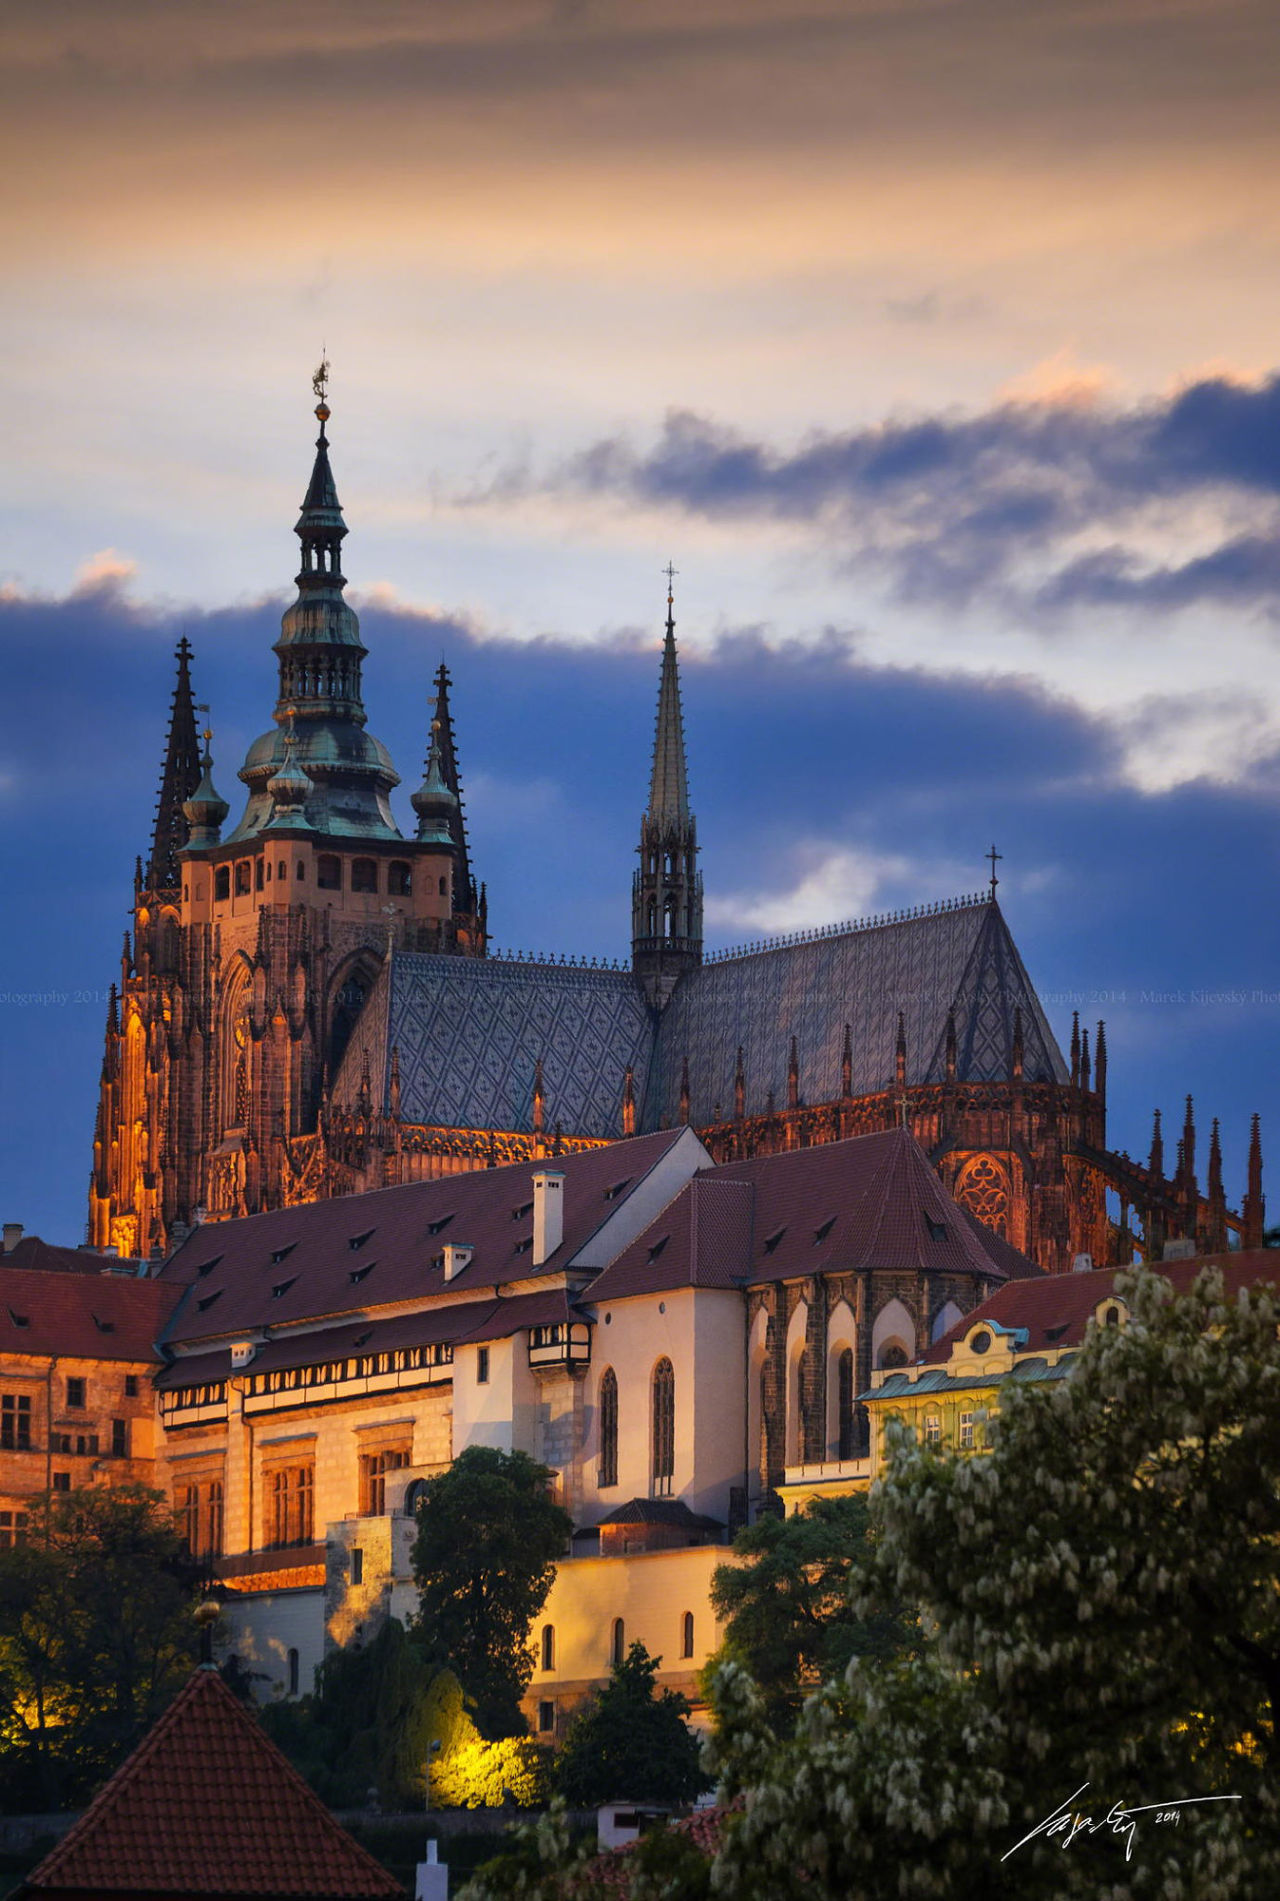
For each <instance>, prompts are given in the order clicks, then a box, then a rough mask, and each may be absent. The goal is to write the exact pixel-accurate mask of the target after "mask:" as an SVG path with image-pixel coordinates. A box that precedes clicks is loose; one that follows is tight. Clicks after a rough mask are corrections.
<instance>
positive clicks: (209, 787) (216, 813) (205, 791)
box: [182, 726, 231, 845]
mask: <svg viewBox="0 0 1280 1901" xmlns="http://www.w3.org/2000/svg"><path fill="white" fill-rule="evenodd" d="M212 738H213V733H212V730H211V729H210V728H209V727H208V726H206V727H205V729H204V751H203V752H202V753H201V755H200V782H199V784H198V785H197V786H196V789H195V791H194V792H193V793H192V794H191V797H190V798H189V799H186V800H184V802H183V806H182V816H183V817H184V818H185V819H186V821H187V824H188V825H189V826H190V828H191V829H190V832H189V833H188V836H187V843H188V845H216V844H217V843H218V841H219V838H220V836H221V833H222V826H223V821H224V820H225V819H226V816H227V814H228V812H229V811H230V810H231V807H230V806H229V805H228V804H227V802H226V800H225V799H224V798H223V797H222V796H221V795H220V793H219V791H218V788H217V787H216V786H215V785H214V783H213V754H212V753H211V752H210V750H209V742H210V740H211V739H212Z"/></svg>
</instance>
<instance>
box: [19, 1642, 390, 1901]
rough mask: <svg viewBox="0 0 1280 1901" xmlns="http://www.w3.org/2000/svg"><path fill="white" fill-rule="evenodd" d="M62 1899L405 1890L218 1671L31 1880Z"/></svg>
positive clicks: (337, 1900)
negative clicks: (308, 1782)
mask: <svg viewBox="0 0 1280 1901" xmlns="http://www.w3.org/2000/svg"><path fill="white" fill-rule="evenodd" d="M27 1887H28V1889H29V1890H30V1891H31V1892H32V1893H33V1894H35V1895H38V1896H40V1897H42V1901H53V1898H54V1897H55V1896H63V1895H65V1896H72V1895H77V1896H88V1895H96V1896H105V1895H120V1896H125V1895H148V1894H150V1895H155V1894H163V1895H166V1896H182V1897H184V1901H186V1898H187V1897H190V1901H206V1898H208V1901H213V1898H214V1897H223V1896H228V1897H229V1896H233V1895H235V1896H239V1895H260V1896H262V1895H270V1896H273V1897H280V1901H284V1897H289V1898H290V1901H293V1897H298V1898H299V1901H302V1898H303V1897H307V1898H308V1901H311V1898H314V1901H348V1897H350V1901H355V1897H357V1896H361V1897H363V1896H384V1897H391V1896H396V1897H399V1901H404V1890H403V1889H402V1888H401V1887H400V1886H399V1885H398V1884H397V1883H396V1882H395V1881H393V1880H392V1878H391V1876H390V1875H389V1874H388V1873H387V1872H386V1870H385V1869H384V1868H382V1867H381V1866H380V1865H379V1863H378V1862H376V1861H375V1860H374V1859H373V1856H372V1855H370V1854H368V1853H367V1852H366V1850H365V1849H363V1848H361V1847H360V1846H359V1844H358V1843H356V1842H354V1841H353V1840H352V1839H351V1837H350V1836H349V1835H348V1834H347V1832H346V1830H345V1829H343V1828H341V1827H340V1826H339V1824H338V1823H337V1822H335V1821H334V1819H333V1817H332V1816H331V1815H330V1813H329V1811H328V1809H326V1808H325V1806H324V1804H323V1802H321V1801H320V1799H319V1797H318V1796H315V1795H313V1794H312V1792H311V1790H310V1789H309V1788H308V1787H307V1785H306V1783H305V1782H304V1781H303V1780H302V1777H301V1776H300V1775H299V1774H298V1772H297V1770H296V1769H294V1768H293V1767H292V1765H291V1764H290V1763H288V1762H286V1760H285V1758H284V1757H283V1756H282V1755H281V1753H280V1751H279V1750H278V1749H277V1748H276V1746H275V1744H274V1743H273V1742H271V1741H270V1740H269V1739H268V1737H267V1735H266V1733H265V1732H264V1730H263V1729H262V1726H261V1725H260V1724H259V1722H258V1721H257V1719H256V1718H255V1717H254V1716H252V1715H251V1714H250V1713H249V1712H248V1711H247V1710H246V1709H245V1708H244V1707H243V1705H242V1704H240V1703H239V1702H237V1700H236V1698H235V1697H234V1696H233V1695H232V1693H231V1691H230V1690H229V1689H228V1688H227V1686H226V1684H225V1683H224V1682H223V1681H222V1679H221V1677H220V1676H219V1675H218V1674H217V1672H216V1671H215V1670H209V1669H201V1670H197V1671H196V1672H195V1673H194V1675H193V1676H192V1677H191V1678H190V1680H189V1681H188V1683H187V1684H186V1686H185V1688H184V1689H182V1690H181V1691H180V1692H179V1694H178V1695H177V1697H175V1699H174V1701H173V1702H172V1703H171V1704H170V1705H169V1708H168V1709H167V1710H166V1711H165V1714H164V1715H163V1716H162V1717H161V1718H160V1720H159V1722H158V1723H157V1724H156V1725H155V1727H154V1728H153V1729H152V1730H151V1732H150V1734H149V1735H148V1736H147V1737H146V1739H145V1740H144V1741H143V1742H142V1743H141V1744H140V1745H139V1746H138V1748H137V1749H135V1751H134V1752H133V1754H132V1756H130V1758H129V1760H128V1761H127V1762H126V1763H125V1764H124V1766H123V1768H121V1769H118V1770H117V1771H116V1773H115V1775H113V1776H112V1778H111V1780H110V1782H108V1783H107V1785H106V1787H105V1788H103V1789H102V1790H100V1791H99V1793H98V1795H97V1796H96V1797H95V1798H94V1800H93V1802H92V1804H91V1805H90V1807H89V1808H88V1809H86V1811H85V1813H84V1814H83V1815H82V1816H81V1818H80V1820H79V1821H78V1822H77V1823H76V1824H75V1826H74V1827H73V1828H72V1829H71V1831H70V1832H69V1834H67V1835H66V1836H65V1837H64V1838H63V1840H62V1841H61V1842H60V1843H59V1844H58V1846H57V1847H56V1848H55V1849H53V1851H52V1852H51V1853H50V1854H49V1855H47V1856H46V1857H45V1859H44V1860H43V1861H42V1862H41V1863H40V1865H39V1867H38V1868H36V1869H35V1870H34V1872H33V1873H32V1874H30V1875H28V1877H27Z"/></svg>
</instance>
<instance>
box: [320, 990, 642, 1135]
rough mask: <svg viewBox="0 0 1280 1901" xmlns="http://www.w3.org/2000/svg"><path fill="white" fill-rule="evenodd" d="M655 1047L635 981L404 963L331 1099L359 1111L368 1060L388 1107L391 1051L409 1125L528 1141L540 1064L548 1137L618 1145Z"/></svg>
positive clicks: (353, 1047)
mask: <svg viewBox="0 0 1280 1901" xmlns="http://www.w3.org/2000/svg"><path fill="white" fill-rule="evenodd" d="M652 1041H653V1026H652V1019H651V1018H650V1015H649V1012H648V1010H647V1008H646V1006H645V1003H644V999H643V997H642V996H641V994H640V991H639V989H638V988H637V985H636V981H635V978H634V977H633V976H632V974H631V972H630V971H629V970H592V969H589V968H585V967H583V966H581V965H568V964H565V965H561V964H534V963H516V962H508V961H507V960H505V959H503V958H472V957H437V956H429V955H425V954H422V953H420V952H398V953H397V954H396V956H395V957H394V959H393V961H392V969H391V973H390V977H389V979H388V978H386V977H383V978H380V979H379V981H378V983H377V984H376V985H375V987H374V989H373V991H372V992H371V994H370V997H369V1001H368V1003H366V1005H365V1007H364V1009H363V1011H362V1012H361V1016H360V1022H359V1024H358V1025H357V1028H356V1032H355V1034H354V1035H353V1037H352V1039H351V1043H350V1045H349V1047H348V1049H347V1053H346V1055H345V1057H344V1059H343V1063H342V1069H341V1072H340V1075H339V1080H338V1086H337V1087H336V1088H335V1090H334V1100H335V1101H336V1102H340V1103H348V1102H351V1101H353V1100H354V1098H355V1095H356V1092H357V1090H358V1089H359V1086H360V1076H361V1069H362V1064H363V1060H364V1055H365V1052H366V1050H367V1051H368V1053H369V1059H370V1062H369V1069H370V1077H371V1080H372V1084H373V1094H374V1107H375V1108H381V1106H382V1103H383V1101H384V1100H385V1096H386V1090H387V1084H388V1080H389V1065H390V1060H391V1050H392V1049H393V1048H395V1049H397V1050H398V1051H399V1057H400V1102H401V1114H402V1116H403V1117H404V1119H405V1121H406V1122H418V1123H426V1124H429V1125H433V1126H435V1127H437V1128H461V1129H514V1130H529V1129H531V1128H532V1127H533V1082H534V1065H535V1064H536V1063H537V1062H539V1061H540V1062H541V1063H542V1084H543V1101H544V1118H545V1125H546V1128H547V1130H548V1131H550V1130H552V1129H553V1128H555V1126H556V1124H557V1123H558V1124H559V1125H560V1126H561V1128H563V1129H564V1131H565V1132H566V1134H575V1135H598V1136H608V1137H614V1136H620V1135H621V1134H622V1088H623V1077H624V1073H625V1071H626V1068H627V1066H628V1064H630V1066H631V1067H632V1069H633V1070H634V1072H635V1087H636V1099H637V1103H638V1102H639V1100H640V1097H641V1094H642V1091H643V1088H644V1079H645V1074H646V1072H647V1070H648V1066H649V1055H650V1050H651V1047H652ZM673 1120H674V1118H673Z"/></svg>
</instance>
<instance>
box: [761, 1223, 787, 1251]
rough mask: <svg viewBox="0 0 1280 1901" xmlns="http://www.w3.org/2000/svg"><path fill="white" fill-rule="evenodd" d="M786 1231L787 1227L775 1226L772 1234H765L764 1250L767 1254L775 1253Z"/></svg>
mask: <svg viewBox="0 0 1280 1901" xmlns="http://www.w3.org/2000/svg"><path fill="white" fill-rule="evenodd" d="M785 1233H786V1229H785V1228H775V1229H774V1231H773V1233H772V1234H770V1235H766V1236H765V1243H764V1251H765V1253H766V1254H772V1253H774V1251H775V1250H776V1249H777V1247H778V1246H779V1244H780V1243H781V1241H782V1237H783V1235H784V1234H785Z"/></svg>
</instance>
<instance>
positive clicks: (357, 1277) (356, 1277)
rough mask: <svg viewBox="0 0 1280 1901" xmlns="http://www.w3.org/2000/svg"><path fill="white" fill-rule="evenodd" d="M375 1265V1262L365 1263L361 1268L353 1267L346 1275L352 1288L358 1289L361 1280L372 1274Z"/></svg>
mask: <svg viewBox="0 0 1280 1901" xmlns="http://www.w3.org/2000/svg"><path fill="white" fill-rule="evenodd" d="M377 1265H378V1263H377V1262H376V1261H366V1262H365V1264H364V1266H363V1267H353V1268H352V1270H351V1272H350V1273H349V1274H348V1275H347V1279H348V1280H349V1281H350V1282H351V1285H352V1286H353V1287H358V1286H359V1284H360V1282H361V1281H362V1280H364V1279H365V1278H366V1277H367V1276H368V1275H370V1274H372V1272H373V1270H374V1268H375V1267H376V1266H377Z"/></svg>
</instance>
